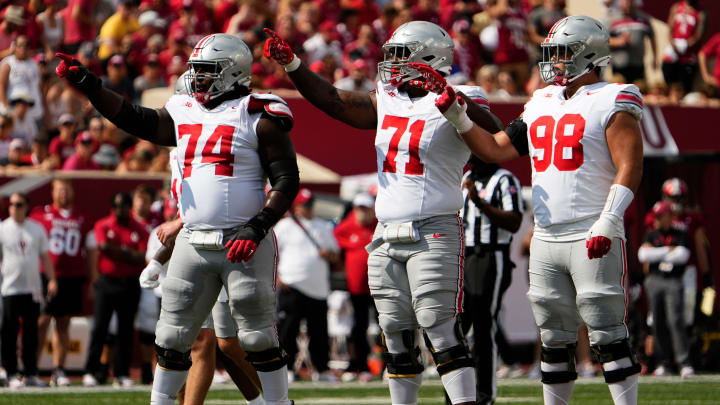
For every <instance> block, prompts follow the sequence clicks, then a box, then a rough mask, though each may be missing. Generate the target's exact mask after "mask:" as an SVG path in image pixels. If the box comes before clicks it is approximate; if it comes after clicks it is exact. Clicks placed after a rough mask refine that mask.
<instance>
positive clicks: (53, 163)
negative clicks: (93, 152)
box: [49, 113, 76, 169]
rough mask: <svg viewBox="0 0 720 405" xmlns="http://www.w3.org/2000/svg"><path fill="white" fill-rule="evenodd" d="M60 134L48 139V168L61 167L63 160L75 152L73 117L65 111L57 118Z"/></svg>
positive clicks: (74, 124) (74, 123)
mask: <svg viewBox="0 0 720 405" xmlns="http://www.w3.org/2000/svg"><path fill="white" fill-rule="evenodd" d="M58 125H60V126H59V127H58V129H59V130H60V135H58V136H56V137H55V138H53V140H52V141H50V158H49V159H50V168H51V169H55V168H59V167H62V166H63V164H64V163H65V160H67V158H69V157H70V156H72V155H73V154H75V144H74V140H75V128H76V122H75V117H73V116H72V114H68V113H65V114H63V115H61V116H60V119H59V120H58Z"/></svg>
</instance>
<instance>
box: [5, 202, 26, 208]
mask: <svg viewBox="0 0 720 405" xmlns="http://www.w3.org/2000/svg"><path fill="white" fill-rule="evenodd" d="M9 205H10V206H11V207H15V208H22V207H24V206H25V203H24V202H11V203H10V204H9Z"/></svg>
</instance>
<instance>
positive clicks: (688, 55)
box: [662, 0, 706, 93]
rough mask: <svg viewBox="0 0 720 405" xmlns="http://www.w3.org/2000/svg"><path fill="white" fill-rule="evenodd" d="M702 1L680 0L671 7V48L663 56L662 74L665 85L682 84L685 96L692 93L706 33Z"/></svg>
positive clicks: (669, 17)
mask: <svg viewBox="0 0 720 405" xmlns="http://www.w3.org/2000/svg"><path fill="white" fill-rule="evenodd" d="M699 3H700V1H699V0H681V1H678V2H676V3H675V4H673V5H672V6H671V7H670V14H669V15H668V22H667V24H668V27H670V31H669V34H670V38H669V39H670V41H669V42H670V44H669V45H668V46H667V47H666V48H665V54H664V55H663V64H662V72H663V76H665V82H666V83H667V84H668V85H671V84H672V83H682V84H683V87H684V88H685V92H686V93H687V92H689V91H690V90H691V89H692V85H693V81H694V80H695V74H696V73H697V59H696V56H695V55H697V54H698V48H699V47H700V39H701V38H702V37H703V34H704V33H705V20H706V14H705V12H704V11H702V10H701V9H700V7H699Z"/></svg>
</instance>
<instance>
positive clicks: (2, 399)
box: [0, 376, 720, 405]
mask: <svg viewBox="0 0 720 405" xmlns="http://www.w3.org/2000/svg"><path fill="white" fill-rule="evenodd" d="M442 395H443V393H442V387H441V386H440V382H439V381H438V380H431V381H426V382H425V383H424V385H423V387H422V389H421V390H420V401H419V403H420V404H422V405H444V403H445V402H444V400H443V397H442ZM290 398H292V399H294V400H295V403H296V405H311V404H312V405H378V404H390V400H389V394H388V389H387V386H386V385H383V384H382V383H379V382H375V383H370V384H365V385H361V384H357V383H350V384H340V385H333V386H331V385H314V384H311V383H296V384H293V386H292V389H291V390H290ZM149 401H150V395H149V387H147V386H137V387H134V388H133V389H131V390H115V389H112V388H111V387H101V388H94V389H85V388H82V387H79V386H72V387H68V388H60V389H58V388H41V389H24V390H21V391H19V392H13V391H9V390H8V389H0V404H3V405H4V404H8V405H36V404H51V405H116V404H117V405H120V404H148V403H149ZM205 403H206V404H207V405H231V404H232V405H235V404H244V403H245V401H244V400H243V398H242V396H241V395H240V394H239V393H238V392H237V390H234V389H232V386H230V385H223V386H220V387H218V388H216V387H213V389H212V390H211V391H210V393H209V395H208V398H207V400H206V402H205ZM503 403H508V404H524V405H539V404H542V388H541V386H540V383H538V382H535V381H527V380H501V381H500V386H499V388H498V400H497V404H503ZM571 404H580V405H596V404H597V405H600V404H603V405H604V404H612V400H611V398H610V394H609V392H608V389H607V387H606V386H605V384H604V382H603V381H602V379H601V378H595V379H592V380H589V381H585V380H581V381H580V382H579V383H578V384H576V386H575V392H574V394H573V398H572V402H571ZM639 404H645V405H655V404H658V405H659V404H663V405H674V404H677V405H680V404H682V405H706V404H708V405H709V404H720V376H698V377H696V378H694V379H692V380H689V381H688V380H685V381H683V380H681V379H679V378H677V377H666V378H652V377H643V378H641V382H640V401H639Z"/></svg>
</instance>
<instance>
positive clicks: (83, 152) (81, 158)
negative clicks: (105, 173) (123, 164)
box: [62, 131, 100, 170]
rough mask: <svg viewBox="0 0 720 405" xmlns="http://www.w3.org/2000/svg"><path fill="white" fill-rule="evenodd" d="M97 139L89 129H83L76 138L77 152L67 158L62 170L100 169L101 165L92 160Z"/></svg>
mask: <svg viewBox="0 0 720 405" xmlns="http://www.w3.org/2000/svg"><path fill="white" fill-rule="evenodd" d="M94 150H95V140H94V139H93V138H92V136H91V135H90V133H89V132H88V131H83V132H80V133H79V134H78V136H77V137H76V138H75V153H74V154H73V155H72V156H70V157H69V158H67V160H66V161H65V163H63V165H62V170H100V166H99V165H98V164H97V163H95V162H94V161H93V160H92V155H93V152H94Z"/></svg>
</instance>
